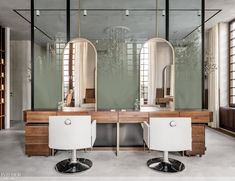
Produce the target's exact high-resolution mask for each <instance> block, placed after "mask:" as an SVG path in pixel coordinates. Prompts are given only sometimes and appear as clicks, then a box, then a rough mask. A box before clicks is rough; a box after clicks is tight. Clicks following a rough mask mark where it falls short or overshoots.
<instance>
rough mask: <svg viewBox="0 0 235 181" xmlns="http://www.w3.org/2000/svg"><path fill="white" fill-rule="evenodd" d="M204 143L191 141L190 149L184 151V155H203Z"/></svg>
mask: <svg viewBox="0 0 235 181" xmlns="http://www.w3.org/2000/svg"><path fill="white" fill-rule="evenodd" d="M205 150H206V147H205V144H204V143H193V144H192V151H185V155H187V156H194V155H200V156H202V155H204V154H205Z"/></svg>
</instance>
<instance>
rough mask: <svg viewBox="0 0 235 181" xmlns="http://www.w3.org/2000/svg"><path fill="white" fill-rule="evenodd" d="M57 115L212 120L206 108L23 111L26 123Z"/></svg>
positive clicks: (138, 120)
mask: <svg viewBox="0 0 235 181" xmlns="http://www.w3.org/2000/svg"><path fill="white" fill-rule="evenodd" d="M59 115H91V117H92V119H95V120H96V121H97V123H141V122H144V121H148V120H149V118H150V117H191V118H192V123H198V124H205V123H208V122H210V121H212V112H210V111H208V110H206V109H178V110H170V109H159V110H155V111H153V110H149V111H148V110H147V109H145V110H142V111H135V110H126V111H120V110H116V111H110V110H99V111H94V110H93V111H90V110H88V111H85V110H83V111H67V110H66V111H63V110H53V109H35V110H26V111H24V120H25V122H27V123H48V119H49V116H59Z"/></svg>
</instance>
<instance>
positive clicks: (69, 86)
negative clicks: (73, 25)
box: [62, 38, 97, 110]
mask: <svg viewBox="0 0 235 181" xmlns="http://www.w3.org/2000/svg"><path fill="white" fill-rule="evenodd" d="M96 67H97V52H96V49H95V46H94V45H93V44H92V43H91V42H90V41H89V40H87V39H83V38H77V39H74V40H71V41H70V42H68V43H67V44H66V46H65V48H64V52H63V91H62V92H63V99H64V102H65V105H64V108H63V109H64V110H83V109H85V110H96V102H97V101H96V90H97V89H96V77H97V76H96Z"/></svg>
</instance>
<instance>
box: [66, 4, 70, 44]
mask: <svg viewBox="0 0 235 181" xmlns="http://www.w3.org/2000/svg"><path fill="white" fill-rule="evenodd" d="M66 39H67V42H69V41H70V0H66Z"/></svg>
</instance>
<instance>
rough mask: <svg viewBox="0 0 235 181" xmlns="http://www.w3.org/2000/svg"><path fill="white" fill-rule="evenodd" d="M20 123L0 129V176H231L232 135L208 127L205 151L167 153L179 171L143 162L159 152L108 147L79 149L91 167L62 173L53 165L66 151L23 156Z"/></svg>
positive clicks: (234, 164)
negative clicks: (169, 171)
mask: <svg viewBox="0 0 235 181" xmlns="http://www.w3.org/2000/svg"><path fill="white" fill-rule="evenodd" d="M23 127H24V126H23V122H19V121H17V122H15V123H14V124H13V127H12V128H11V129H10V130H4V131H0V180H79V181H80V180H128V181H129V180H141V181H143V180H213V181H215V180H223V181H224V180H235V138H233V137H230V136H227V135H224V134H223V133H220V132H217V131H215V130H212V129H210V128H207V129H206V147H207V151H206V155H204V156H202V157H197V156H196V157H182V156H180V155H178V154H170V157H172V158H176V159H178V160H180V161H182V162H183V163H184V164H185V166H186V169H185V170H184V171H183V172H180V173H174V174H165V173H159V172H156V171H153V170H151V169H149V168H148V167H147V166H146V161H147V160H148V159H150V158H153V157H159V156H161V153H160V152H155V151H154V152H151V153H149V152H147V151H146V152H140V151H139V152H138V151H137V152H124V151H123V152H120V154H119V156H118V157H117V156H116V155H115V153H114V152H112V151H92V152H90V151H88V152H84V151H81V152H78V153H79V157H85V158H88V159H90V160H92V161H93V167H92V168H91V169H90V170H88V171H86V172H84V173H78V174H73V175H64V174H60V173H57V172H56V171H55V170H54V165H55V164H56V163H57V162H59V161H61V160H63V159H66V158H68V157H69V153H68V152H62V151H61V152H58V154H56V156H54V157H53V156H51V157H44V156H32V157H28V156H26V155H25V154H24V131H23Z"/></svg>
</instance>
